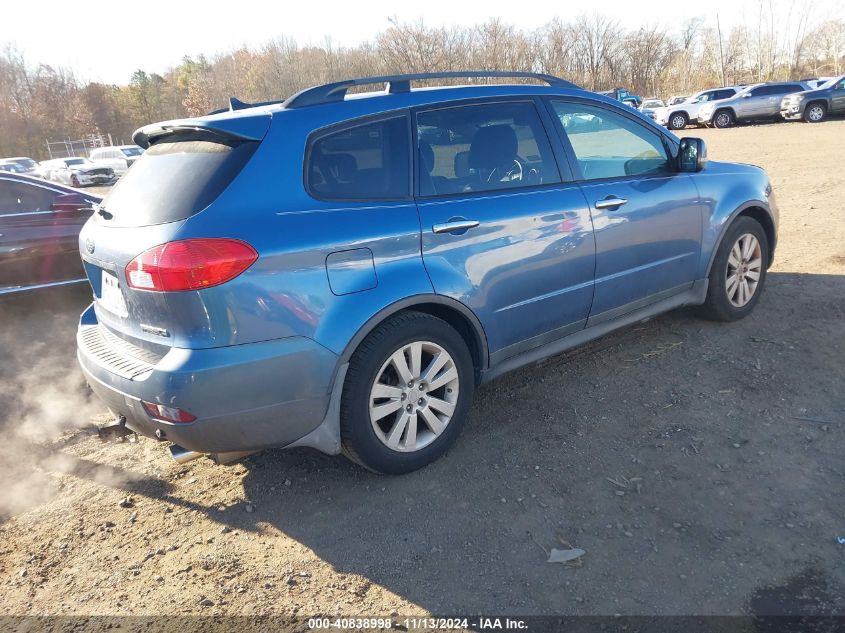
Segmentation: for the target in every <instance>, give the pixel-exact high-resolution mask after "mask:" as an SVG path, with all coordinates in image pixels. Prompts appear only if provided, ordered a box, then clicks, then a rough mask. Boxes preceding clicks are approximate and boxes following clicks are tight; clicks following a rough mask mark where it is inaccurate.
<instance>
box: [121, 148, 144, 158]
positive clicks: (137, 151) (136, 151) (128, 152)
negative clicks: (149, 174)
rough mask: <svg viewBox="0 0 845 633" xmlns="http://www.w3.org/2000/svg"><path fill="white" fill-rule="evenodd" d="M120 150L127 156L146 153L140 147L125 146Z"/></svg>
mask: <svg viewBox="0 0 845 633" xmlns="http://www.w3.org/2000/svg"><path fill="white" fill-rule="evenodd" d="M120 151H121V152H123V153H124V154H125V155H126V156H140V155H141V154H143V153H144V150H142V149H141V148H140V147H124V148H123V149H121V150H120Z"/></svg>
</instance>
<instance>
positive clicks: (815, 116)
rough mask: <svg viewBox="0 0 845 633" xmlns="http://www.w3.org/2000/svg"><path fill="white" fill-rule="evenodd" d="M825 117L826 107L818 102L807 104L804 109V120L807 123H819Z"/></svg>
mask: <svg viewBox="0 0 845 633" xmlns="http://www.w3.org/2000/svg"><path fill="white" fill-rule="evenodd" d="M825 117H827V106H826V105H825V104H824V103H821V102H819V101H814V102H813V103H808V104H807V106H806V107H805V108H804V120H805V121H806V122H807V123H821V122H822V121H824V120H825Z"/></svg>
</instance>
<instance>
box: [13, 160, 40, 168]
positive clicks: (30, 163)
mask: <svg viewBox="0 0 845 633" xmlns="http://www.w3.org/2000/svg"><path fill="white" fill-rule="evenodd" d="M14 162H16V163H17V164H18V165H20V166H21V167H23V168H24V169H35V168H36V167H37V166H38V163H36V162H35V161H34V160H32V159H31V158H16V159H15V161H14Z"/></svg>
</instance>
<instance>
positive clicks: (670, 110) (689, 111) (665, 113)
mask: <svg viewBox="0 0 845 633" xmlns="http://www.w3.org/2000/svg"><path fill="white" fill-rule="evenodd" d="M740 89H741V88H737V87H729V88H713V89H711V90H702V91H701V92H697V93H695V94H694V95H692V96H691V97H690V98H689V99H687V100H686V101H683V102H681V103H678V104H676V105H673V106H667V107H665V108H658V109H657V110H655V111H654V120H655V121H656V122H657V123H659V124H660V125H665V126H666V127H668V128H669V129H670V130H683V129H684V128H685V127H686V126H687V125H689V124H690V123H697V122H698V111H699V110H700V109H701V106H703V105H704V104H705V103H709V102H711V101H718V100H720V99H730V98H731V97H733V96H734V95H735V94H736V93H737V92H739V91H740Z"/></svg>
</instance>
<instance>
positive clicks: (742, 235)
mask: <svg viewBox="0 0 845 633" xmlns="http://www.w3.org/2000/svg"><path fill="white" fill-rule="evenodd" d="M768 261H769V243H768V239H767V238H766V232H765V231H764V230H763V227H762V226H760V223H759V222H757V221H756V220H754V219H753V218H749V217H740V218H737V220H735V221H734V223H733V224H732V225H731V226H730V228H728V232H727V234H726V235H725V237H724V238H723V239H722V242H721V244H720V245H719V250H718V251H716V257H715V258H714V260H713V266H712V267H711V268H710V276H709V284H708V287H707V298H706V299H705V302H704V304H703V305H702V306H700V307H699V313H700V315H701V316H702V317H704V318H707V319H711V320H714V321H736V320H738V319H741V318H743V317H745V316H747V315H748V314H750V313H751V311H752V310H753V309H754V306H755V305H757V301H758V300H759V299H760V293H761V292H762V291H763V284H764V283H765V281H766V267H767V263H768Z"/></svg>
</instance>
